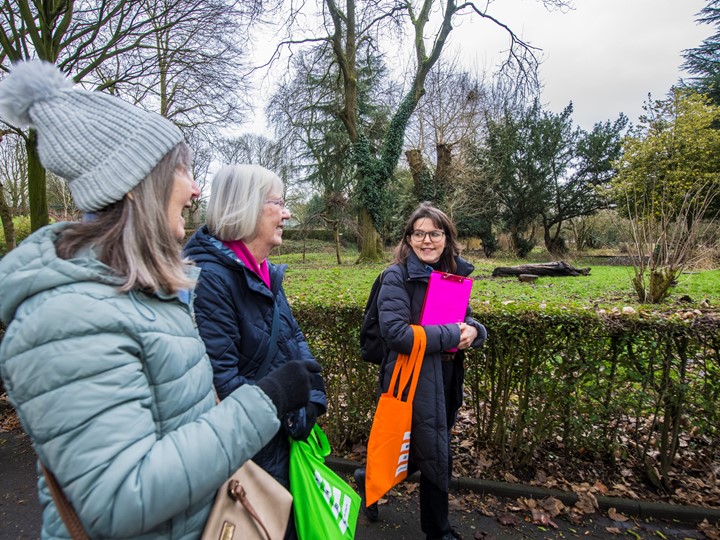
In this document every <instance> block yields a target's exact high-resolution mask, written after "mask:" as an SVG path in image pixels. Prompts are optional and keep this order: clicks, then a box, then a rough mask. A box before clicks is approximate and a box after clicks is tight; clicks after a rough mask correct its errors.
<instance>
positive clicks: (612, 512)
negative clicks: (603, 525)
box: [608, 508, 630, 522]
mask: <svg viewBox="0 0 720 540" xmlns="http://www.w3.org/2000/svg"><path fill="white" fill-rule="evenodd" d="M608 517H609V518H610V519H612V520H613V521H622V522H624V521H627V520H628V519H630V518H628V517H627V516H625V515H623V514H621V513H620V512H618V511H617V510H616V509H615V508H610V509H609V510H608Z"/></svg>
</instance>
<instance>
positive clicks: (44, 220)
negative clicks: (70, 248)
mask: <svg viewBox="0 0 720 540" xmlns="http://www.w3.org/2000/svg"><path fill="white" fill-rule="evenodd" d="M25 149H26V150H27V167H28V193H29V194H30V228H31V229H32V230H33V231H37V230H38V229H39V228H41V227H44V226H45V225H47V224H48V223H49V219H48V204H47V184H46V181H45V180H46V179H45V169H44V168H43V166H42V165H41V164H40V156H39V155H38V149H37V132H36V131H35V130H34V129H31V130H30V132H29V134H28V138H27V142H26V143H25Z"/></svg>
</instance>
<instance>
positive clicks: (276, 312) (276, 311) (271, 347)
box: [255, 300, 280, 380]
mask: <svg viewBox="0 0 720 540" xmlns="http://www.w3.org/2000/svg"><path fill="white" fill-rule="evenodd" d="M274 306H275V307H274V308H273V318H272V326H271V327H270V341H269V342H268V346H267V349H266V352H265V358H264V359H263V361H262V363H261V364H260V366H259V367H258V369H257V371H256V372H255V380H257V379H262V378H263V377H264V376H265V375H267V373H268V371H270V361H271V360H272V359H273V358H275V355H276V354H277V350H278V344H277V337H278V328H279V327H280V308H279V307H278V304H277V300H274ZM261 350H262V349H260V350H259V351H258V352H260V351H261ZM258 356H259V355H258Z"/></svg>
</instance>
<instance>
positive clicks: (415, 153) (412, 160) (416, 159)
mask: <svg viewBox="0 0 720 540" xmlns="http://www.w3.org/2000/svg"><path fill="white" fill-rule="evenodd" d="M405 158H406V159H407V161H408V165H409V166H410V174H411V175H412V178H413V185H414V186H415V193H420V192H421V191H422V180H421V178H420V175H421V173H422V172H423V169H424V168H425V163H424V162H423V158H422V152H421V151H420V150H418V149H417V148H411V149H410V150H407V151H406V152H405Z"/></svg>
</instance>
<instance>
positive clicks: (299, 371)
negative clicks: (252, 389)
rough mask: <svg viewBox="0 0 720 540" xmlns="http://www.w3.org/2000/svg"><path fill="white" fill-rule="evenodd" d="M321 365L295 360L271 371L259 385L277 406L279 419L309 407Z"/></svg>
mask: <svg viewBox="0 0 720 540" xmlns="http://www.w3.org/2000/svg"><path fill="white" fill-rule="evenodd" d="M320 369H321V368H320V364H318V363H317V362H311V361H309V360H302V361H297V360H293V361H291V362H288V363H287V364H284V365H282V366H280V367H279V368H277V369H276V370H275V371H271V372H270V373H268V374H267V375H266V376H265V377H263V378H262V379H260V380H259V381H258V382H257V385H258V386H259V387H260V388H261V389H262V391H263V392H265V393H266V394H267V396H268V397H269V398H270V400H271V401H272V402H273V403H274V404H275V408H276V409H277V414H278V418H282V417H283V416H285V414H286V413H287V412H289V411H294V410H295V409H299V408H300V407H304V406H305V405H307V402H308V400H309V399H310V388H311V381H312V379H313V376H314V375H315V374H316V373H320Z"/></svg>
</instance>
